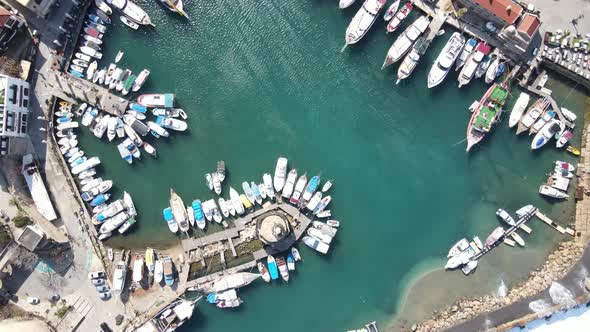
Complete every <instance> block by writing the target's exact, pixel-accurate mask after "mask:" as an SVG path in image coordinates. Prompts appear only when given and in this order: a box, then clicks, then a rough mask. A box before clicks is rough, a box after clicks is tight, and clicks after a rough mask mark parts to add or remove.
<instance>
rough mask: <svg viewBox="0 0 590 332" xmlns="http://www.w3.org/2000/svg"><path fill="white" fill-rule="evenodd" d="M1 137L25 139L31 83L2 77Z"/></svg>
mask: <svg viewBox="0 0 590 332" xmlns="http://www.w3.org/2000/svg"><path fill="white" fill-rule="evenodd" d="M0 94H1V95H2V96H3V97H4V98H3V100H2V99H0V136H5V137H24V136H26V134H27V125H28V120H29V97H30V94H31V89H30V86H29V83H28V82H26V81H23V80H21V79H18V78H14V77H10V76H6V75H0Z"/></svg>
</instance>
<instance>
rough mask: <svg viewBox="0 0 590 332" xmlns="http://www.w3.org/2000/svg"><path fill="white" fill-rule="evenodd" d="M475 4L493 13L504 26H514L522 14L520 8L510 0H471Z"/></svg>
mask: <svg viewBox="0 0 590 332" xmlns="http://www.w3.org/2000/svg"><path fill="white" fill-rule="evenodd" d="M471 1H473V2H474V3H475V4H477V5H479V6H480V7H482V8H484V9H485V10H487V11H489V12H491V13H493V14H494V15H496V16H498V17H499V18H500V19H501V20H503V21H504V22H505V23H506V24H514V22H516V19H518V17H519V16H520V14H521V13H522V10H523V9H522V7H521V6H520V5H519V4H518V3H516V2H514V1H512V0H471Z"/></svg>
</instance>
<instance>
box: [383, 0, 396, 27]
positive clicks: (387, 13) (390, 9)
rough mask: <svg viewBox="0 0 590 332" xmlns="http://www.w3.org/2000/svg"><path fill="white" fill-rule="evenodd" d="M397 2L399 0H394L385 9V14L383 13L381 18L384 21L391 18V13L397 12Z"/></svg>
mask: <svg viewBox="0 0 590 332" xmlns="http://www.w3.org/2000/svg"><path fill="white" fill-rule="evenodd" d="M399 3H400V0H395V1H394V2H393V3H392V4H391V5H390V6H389V7H388V8H387V10H386V11H385V14H383V20H384V21H385V22H389V20H391V18H392V17H393V15H395V12H397V10H398V8H399Z"/></svg>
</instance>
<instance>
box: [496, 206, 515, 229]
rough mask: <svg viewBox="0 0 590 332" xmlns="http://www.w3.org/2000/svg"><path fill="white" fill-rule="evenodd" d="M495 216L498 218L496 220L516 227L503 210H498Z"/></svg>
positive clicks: (510, 217)
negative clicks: (498, 219)
mask: <svg viewBox="0 0 590 332" xmlns="http://www.w3.org/2000/svg"><path fill="white" fill-rule="evenodd" d="M496 216H498V218H500V219H502V221H503V222H505V223H507V224H508V225H510V226H515V225H516V221H514V218H512V216H511V215H510V214H509V213H508V212H507V211H506V210H504V209H498V210H497V211H496Z"/></svg>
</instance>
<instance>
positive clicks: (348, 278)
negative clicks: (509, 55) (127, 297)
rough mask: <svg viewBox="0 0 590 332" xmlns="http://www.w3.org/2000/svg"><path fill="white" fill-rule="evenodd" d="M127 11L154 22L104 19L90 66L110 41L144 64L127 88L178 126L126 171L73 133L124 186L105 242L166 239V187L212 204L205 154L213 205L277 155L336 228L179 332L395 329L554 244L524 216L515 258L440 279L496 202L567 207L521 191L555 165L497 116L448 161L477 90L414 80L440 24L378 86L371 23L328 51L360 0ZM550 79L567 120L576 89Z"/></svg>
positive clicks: (133, 62)
mask: <svg viewBox="0 0 590 332" xmlns="http://www.w3.org/2000/svg"><path fill="white" fill-rule="evenodd" d="M138 3H139V4H140V5H142V6H143V7H144V8H146V10H147V11H148V13H149V14H150V16H151V17H152V20H153V21H154V22H155V24H156V28H155V29H141V30H140V31H139V32H133V31H130V30H129V29H126V28H125V27H123V26H122V25H121V24H120V23H118V21H117V23H116V24H115V29H113V31H111V32H110V33H109V35H108V36H107V37H106V46H105V53H106V56H105V58H106V59H112V58H113V57H114V54H115V53H116V52H117V50H119V49H122V50H124V51H125V53H126V55H125V57H124V59H123V61H122V65H124V66H126V67H128V68H130V69H132V70H133V71H134V72H139V71H140V70H141V69H143V68H150V69H151V71H152V74H151V77H150V79H149V82H148V84H146V86H145V87H144V89H143V92H174V93H176V95H177V105H178V106H179V107H182V108H183V109H185V110H186V111H187V112H188V113H189V116H190V119H189V125H190V131H189V132H187V133H186V134H177V133H175V134H173V135H172V137H170V138H169V139H160V140H158V141H155V140H151V141H150V142H151V143H153V144H154V145H155V146H156V148H157V149H158V152H159V154H160V157H159V159H158V160H153V159H151V158H150V157H149V156H147V157H144V158H143V160H142V161H141V162H138V163H134V164H133V165H132V166H131V167H130V166H128V165H127V164H126V163H124V162H123V161H121V160H120V158H119V156H118V153H117V150H116V147H115V145H114V144H110V143H107V142H106V141H105V140H103V141H100V142H99V141H98V140H96V139H95V138H94V137H93V136H91V135H89V134H88V133H87V132H86V134H85V135H83V137H82V138H81V145H82V146H83V147H84V148H85V150H86V151H88V152H90V151H92V152H93V153H95V154H97V155H99V156H100V157H101V159H102V160H103V165H102V169H103V173H102V176H103V178H104V177H106V178H110V179H112V180H114V181H115V184H116V185H115V188H114V190H115V194H117V195H120V194H121V193H122V191H123V190H127V191H129V192H130V193H131V194H132V195H133V198H134V200H135V202H136V205H137V208H138V211H139V213H140V217H139V223H138V225H137V226H136V227H135V228H134V229H133V231H132V232H130V234H128V235H127V236H125V237H124V238H123V237H117V238H114V239H112V240H111V241H109V242H108V243H109V244H110V245H112V246H115V247H122V246H125V247H140V248H141V247H144V246H145V245H148V244H149V245H152V246H156V247H165V246H167V245H171V244H173V243H175V241H176V240H177V237H176V236H173V235H172V234H171V233H170V232H168V229H167V227H166V224H165V223H164V221H163V220H162V218H161V210H162V208H164V207H166V206H168V199H169V188H170V187H173V188H174V189H175V190H176V191H177V192H178V193H179V194H180V195H181V196H182V197H183V199H184V200H185V202H186V203H188V202H190V201H191V200H192V199H194V198H201V199H206V198H209V197H211V193H210V192H209V191H208V190H207V188H206V187H205V184H204V180H203V174H204V173H206V172H210V171H212V170H213V169H214V167H215V163H216V161H217V160H220V159H223V160H225V162H226V165H227V167H228V171H229V177H228V179H227V180H226V182H225V183H224V190H225V191H224V196H226V197H227V189H228V184H231V185H232V186H233V187H234V188H236V189H237V188H240V183H241V182H242V181H244V180H248V181H250V180H253V179H256V180H257V181H261V177H262V174H263V173H265V172H272V171H273V170H274V166H275V161H276V158H277V157H278V156H286V157H288V158H289V166H290V167H295V168H297V169H298V170H299V171H300V172H302V171H307V173H308V174H309V175H311V174H321V175H322V177H323V179H324V180H325V179H327V178H333V179H335V185H334V187H333V189H332V193H331V194H332V195H333V201H332V204H331V206H330V208H331V210H332V212H333V214H334V216H335V217H336V219H339V220H341V223H342V228H341V231H340V232H339V233H338V236H337V237H336V239H335V243H334V244H333V246H332V249H331V252H330V254H329V255H328V256H325V257H321V256H319V255H318V254H316V253H315V252H312V251H311V250H308V249H307V248H306V247H303V246H300V249H301V252H302V255H303V256H304V260H305V262H304V263H302V264H300V265H298V267H297V271H296V273H295V274H294V276H292V278H291V282H290V283H289V284H288V285H285V284H279V283H274V284H272V285H267V284H263V283H262V282H260V283H255V284H254V285H252V286H250V287H247V288H245V289H243V290H242V291H241V292H240V296H241V297H242V298H243V299H244V301H245V303H244V304H243V305H242V307H240V308H239V309H238V310H235V311H221V310H218V309H217V308H215V307H213V306H210V305H208V304H206V303H202V304H201V305H200V306H199V309H198V314H196V317H195V318H194V319H193V320H192V321H191V322H190V323H189V324H187V326H186V327H184V328H183V329H182V330H183V331H202V330H204V329H206V330H207V331H232V330H241V331H276V330H280V331H301V330H307V331H343V330H346V329H351V328H355V327H358V326H360V325H362V324H363V323H364V322H366V321H371V320H377V321H378V323H379V324H380V326H386V325H388V324H390V323H391V324H393V325H394V326H395V329H397V328H398V327H399V322H397V321H392V319H393V318H399V319H401V320H405V319H409V320H414V319H421V318H425V317H426V316H427V315H428V314H430V313H431V311H432V310H433V309H435V308H436V307H438V306H440V305H444V304H448V303H449V302H452V301H453V300H454V299H456V298H457V297H459V296H465V295H468V294H482V293H486V292H493V291H495V290H496V289H497V288H498V285H499V284H500V282H501V281H502V280H503V281H504V282H505V283H506V284H510V283H511V282H514V281H515V280H517V279H518V278H522V277H523V276H525V275H526V274H527V272H528V270H529V269H530V268H532V267H534V266H536V265H538V264H540V263H541V262H542V261H543V259H544V255H545V254H546V252H547V250H549V249H550V248H551V247H553V246H554V245H555V243H557V241H558V240H559V237H558V236H557V235H556V234H555V233H556V232H554V231H552V230H550V229H549V228H548V227H546V226H545V225H542V224H540V223H539V222H536V221H535V222H532V225H531V226H532V228H533V229H534V231H533V236H526V235H525V236H524V238H525V240H526V241H527V247H526V249H522V248H502V247H501V248H499V249H497V250H495V251H494V252H493V253H492V254H490V255H488V256H486V257H485V258H484V259H483V260H482V261H481V262H480V267H479V268H478V270H477V272H476V273H475V274H474V275H473V276H471V277H468V278H467V277H464V276H463V275H462V274H461V273H460V272H442V271H440V269H439V268H440V267H441V266H442V265H443V260H442V257H444V256H445V255H446V252H447V250H448V248H449V246H450V245H451V244H453V243H454V242H456V241H457V240H458V239H459V238H461V237H463V236H474V235H479V236H480V237H481V238H482V239H485V237H486V236H487V234H488V233H489V232H491V231H492V230H493V228H495V227H497V226H498V225H499V222H498V220H497V219H496V217H495V215H494V212H495V210H496V209H497V208H498V207H505V208H507V209H509V210H511V211H514V210H515V209H517V208H519V207H520V206H522V205H525V204H529V203H532V204H535V205H536V206H538V207H540V208H541V210H542V211H543V212H545V213H546V214H548V215H550V216H552V217H553V218H555V219H556V220H559V221H560V222H561V223H567V222H568V221H569V219H568V218H569V216H568V215H569V214H568V211H570V210H571V208H572V207H573V201H569V202H566V203H561V204H551V203H549V202H548V201H546V200H544V199H542V198H540V197H539V195H538V194H537V193H536V192H537V190H538V186H539V184H540V183H541V182H542V181H544V176H545V174H546V173H548V172H549V170H550V169H551V168H552V161H553V160H555V159H558V158H559V159H567V160H571V158H570V157H569V156H566V155H565V153H564V152H562V151H557V150H555V149H554V148H553V147H552V146H547V147H545V148H544V149H543V151H542V152H540V153H531V152H530V151H529V145H530V138H528V137H526V138H525V137H519V138H517V137H516V136H515V135H514V134H513V133H512V132H510V131H509V130H508V128H507V125H506V123H502V124H500V125H498V126H497V127H496V130H495V131H494V133H493V134H491V135H490V136H489V137H488V139H487V140H486V141H485V143H483V144H482V145H481V146H480V147H479V148H476V149H475V150H474V151H473V153H472V154H471V155H467V154H465V152H464V151H465V143H464V142H462V140H463V139H464V138H465V127H466V123H467V121H468V118H469V116H470V114H469V113H468V111H467V108H468V106H469V105H470V104H471V103H472V102H473V100H475V99H479V97H480V96H481V95H482V94H483V93H484V92H485V89H486V87H485V86H484V84H483V82H481V81H480V82H474V83H472V84H471V85H469V86H467V87H464V88H463V89H461V90H459V89H457V88H456V74H455V73H454V72H453V73H451V74H450V75H449V77H448V78H447V80H446V81H445V82H444V83H443V84H442V86H439V87H438V88H436V89H434V90H428V89H427V88H426V75H427V73H428V70H429V67H430V64H431V63H432V62H433V60H434V58H435V57H436V55H437V54H438V52H439V50H440V49H441V48H442V46H443V45H444V43H445V42H446V39H447V38H449V36H450V33H449V32H447V34H445V35H444V36H443V37H439V39H437V40H435V42H434V43H433V45H432V46H431V48H430V50H429V51H428V53H427V55H426V56H425V57H424V58H423V59H422V61H421V63H420V65H419V67H418V68H417V70H416V71H415V72H414V74H413V76H412V77H411V78H410V79H408V80H407V81H405V82H402V83H401V84H400V85H398V86H395V84H394V83H395V79H396V75H395V72H396V71H397V65H394V66H393V68H392V69H390V70H384V71H381V70H380V67H381V64H382V62H383V59H384V57H385V53H386V52H387V49H388V47H389V45H390V44H391V43H392V42H393V41H394V39H395V37H397V34H394V35H393V36H392V35H389V36H388V35H386V34H385V32H384V31H385V24H384V22H383V21H382V20H379V21H378V22H377V23H376V24H375V26H374V27H373V29H372V31H371V32H370V33H369V34H368V35H367V36H366V37H365V38H364V39H363V40H362V41H361V42H360V43H359V44H358V45H354V46H352V47H348V48H347V49H346V50H345V51H344V52H342V53H341V52H340V49H341V48H342V46H343V44H344V31H345V29H346V26H347V25H348V22H349V21H350V19H351V18H352V16H353V15H354V12H355V11H356V10H357V9H358V6H359V4H356V5H354V6H353V7H352V8H349V9H348V10H346V11H341V10H339V9H338V6H337V1H336V0H334V1H319V0H310V1H300V2H285V1H278V0H264V1H258V2H251V1H228V0H222V1H216V2H191V3H189V4H188V5H187V6H186V7H187V12H188V13H189V15H190V16H191V19H190V21H185V20H183V19H181V18H179V17H176V16H175V15H173V14H171V13H169V12H167V11H165V10H164V9H163V8H161V7H160V6H159V5H157V4H156V3H155V2H154V1H141V2H138ZM359 3H360V2H359ZM406 24H407V23H406ZM402 29H403V28H402ZM402 29H400V31H401V30H402ZM447 30H449V29H447ZM106 65H108V61H103V62H102V63H101V66H106ZM549 87H550V88H554V89H555V96H556V99H557V100H558V101H563V100H566V102H565V103H564V105H565V106H566V107H568V108H570V109H572V110H575V111H576V112H578V114H582V113H583V112H582V111H583V107H584V97H583V95H582V94H581V93H580V92H578V91H576V90H573V91H572V90H571V89H570V88H571V87H569V86H567V85H562V84H558V83H555V85H553V86H549ZM513 93H514V94H515V97H514V99H512V100H511V101H510V102H509V106H508V109H510V108H511V106H512V103H513V102H514V100H515V99H516V96H517V95H518V92H517V91H513ZM505 122H506V121H505ZM576 134H577V137H576V140H575V144H577V143H578V142H579V134H580V131H579V130H578V131H576ZM436 269H439V270H436ZM418 277H422V278H418ZM412 286H413V287H412ZM403 303H406V304H407V305H405V306H404V305H403Z"/></svg>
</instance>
